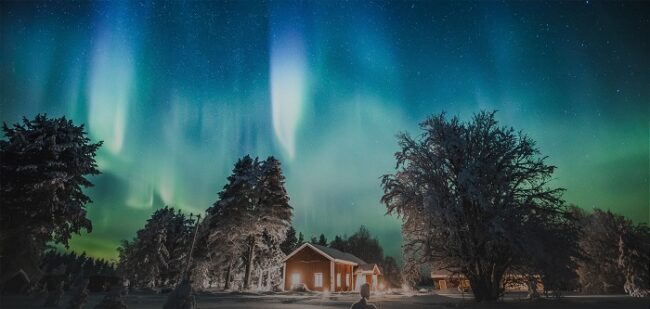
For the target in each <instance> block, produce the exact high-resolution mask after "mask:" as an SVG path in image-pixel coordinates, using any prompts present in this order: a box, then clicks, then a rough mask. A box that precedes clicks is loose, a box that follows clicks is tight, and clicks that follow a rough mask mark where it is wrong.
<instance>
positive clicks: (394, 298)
mask: <svg viewBox="0 0 650 309" xmlns="http://www.w3.org/2000/svg"><path fill="white" fill-rule="evenodd" d="M0 297H2V298H0V308H3V309H5V308H6V309H9V308H42V306H41V305H42V304H43V300H40V299H34V298H30V297H25V296H6V295H4V296H0ZM102 297H103V294H91V296H90V299H89V302H88V304H87V305H86V306H85V308H93V307H94V306H95V304H97V303H98V302H99V301H100V300H101V298H102ZM166 297H167V296H166V295H160V294H135V295H129V296H127V297H125V302H126V304H127V305H128V307H129V308H143V309H149V308H162V305H163V303H164V302H165V299H166ZM67 300H68V298H67V296H66V297H64V299H63V302H62V304H60V305H59V308H65V307H66V305H67ZM196 300H197V305H198V308H202V309H210V308H303V309H309V308H349V307H350V305H351V304H352V303H353V302H355V301H357V296H356V295H355V294H330V295H323V294H308V293H303V294H256V293H223V292H221V293H201V294H198V295H197V296H196ZM370 301H371V302H372V303H374V304H375V305H376V306H377V308H379V309H389V308H396V309H411V308H441V309H444V308H533V309H535V308H539V309H541V308H549V309H550V308H584V309H587V308H589V309H605V308H607V309H610V308H611V309H622V308H643V309H647V308H649V307H650V299H648V298H645V299H639V298H632V297H628V296H622V295H621V296H610V295H608V296H597V295H595V296H567V297H564V298H562V299H559V300H556V299H540V300H537V301H534V302H530V301H526V300H523V299H520V296H519V295H510V296H508V297H506V299H505V300H504V301H501V302H499V303H496V304H476V303H475V302H473V301H472V300H471V298H469V297H467V296H465V299H463V298H462V296H461V295H457V294H447V295H435V294H418V295H400V294H386V295H373V296H372V297H371V299H370Z"/></svg>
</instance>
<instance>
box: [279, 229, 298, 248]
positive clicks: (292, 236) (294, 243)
mask: <svg viewBox="0 0 650 309" xmlns="http://www.w3.org/2000/svg"><path fill="white" fill-rule="evenodd" d="M280 248H281V249H282V252H284V254H289V253H291V252H292V251H293V250H295V249H296V248H298V238H296V230H295V229H294V228H293V226H290V227H289V229H287V235H286V237H285V240H284V242H282V244H281V245H280Z"/></svg>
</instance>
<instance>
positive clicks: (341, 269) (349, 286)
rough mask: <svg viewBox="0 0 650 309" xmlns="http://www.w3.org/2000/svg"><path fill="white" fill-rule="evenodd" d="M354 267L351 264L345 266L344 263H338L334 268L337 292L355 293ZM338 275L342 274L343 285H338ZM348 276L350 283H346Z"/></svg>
mask: <svg viewBox="0 0 650 309" xmlns="http://www.w3.org/2000/svg"><path fill="white" fill-rule="evenodd" d="M352 270H353V269H352V265H350V264H343V263H336V264H335V267H334V278H332V280H334V285H335V291H337V292H338V291H353V290H354V275H353V271H352ZM337 274H341V285H340V286H339V285H336V276H337ZM346 274H348V275H350V282H346V280H345V279H346V278H345V277H346V276H345V275H346Z"/></svg>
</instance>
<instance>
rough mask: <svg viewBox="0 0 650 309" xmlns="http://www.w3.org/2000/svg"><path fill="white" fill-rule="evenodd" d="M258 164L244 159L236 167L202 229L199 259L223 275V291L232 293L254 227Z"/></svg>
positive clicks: (209, 211) (210, 209)
mask: <svg viewBox="0 0 650 309" xmlns="http://www.w3.org/2000/svg"><path fill="white" fill-rule="evenodd" d="M259 166H260V164H259V162H258V160H257V159H252V158H251V157H250V156H245V157H243V158H241V159H239V160H238V161H237V162H236V163H235V167H234V168H233V171H232V174H231V175H230V176H228V183H227V184H226V185H225V186H224V187H223V189H222V190H221V191H220V192H219V194H218V195H219V199H218V200H217V201H216V202H215V203H214V204H213V205H212V207H210V208H208V210H207V216H206V219H205V220H204V221H203V223H202V227H201V229H200V234H201V237H200V239H199V242H200V243H204V244H205V245H204V246H199V248H202V249H203V250H198V251H197V255H199V256H201V257H200V258H199V259H200V260H202V261H204V262H206V263H210V264H211V266H210V268H213V269H214V268H217V269H219V268H220V269H222V271H223V272H224V289H230V283H231V280H232V277H233V274H234V268H235V266H236V264H238V262H239V258H240V257H241V256H242V254H243V252H244V251H245V247H246V246H245V245H246V244H245V243H244V241H245V239H246V238H247V236H248V235H249V229H251V227H252V226H253V225H254V224H255V217H254V216H253V213H252V208H253V207H252V204H253V201H254V199H256V198H257V195H256V193H255V189H256V186H257V179H258V178H259V176H258V171H259Z"/></svg>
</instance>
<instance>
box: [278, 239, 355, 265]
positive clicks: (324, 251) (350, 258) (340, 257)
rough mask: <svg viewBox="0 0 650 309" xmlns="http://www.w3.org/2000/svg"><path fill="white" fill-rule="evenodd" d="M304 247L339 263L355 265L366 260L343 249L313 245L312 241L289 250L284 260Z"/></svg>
mask: <svg viewBox="0 0 650 309" xmlns="http://www.w3.org/2000/svg"><path fill="white" fill-rule="evenodd" d="M305 247H310V248H312V249H314V251H316V252H318V253H320V254H321V255H323V256H325V257H326V258H328V259H329V260H332V261H334V262H339V263H347V264H352V265H354V266H357V265H362V264H366V262H365V261H364V260H362V259H360V258H358V257H356V256H354V255H352V254H350V253H346V252H343V251H339V250H336V249H334V248H330V247H325V246H321V245H315V244H312V243H308V242H306V243H304V244H302V246H300V247H298V249H296V250H294V251H293V252H291V253H290V254H289V255H287V257H285V258H284V260H285V261H286V260H288V259H289V258H290V257H292V256H293V255H294V254H296V253H298V252H299V251H300V250H302V249H304V248H305Z"/></svg>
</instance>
